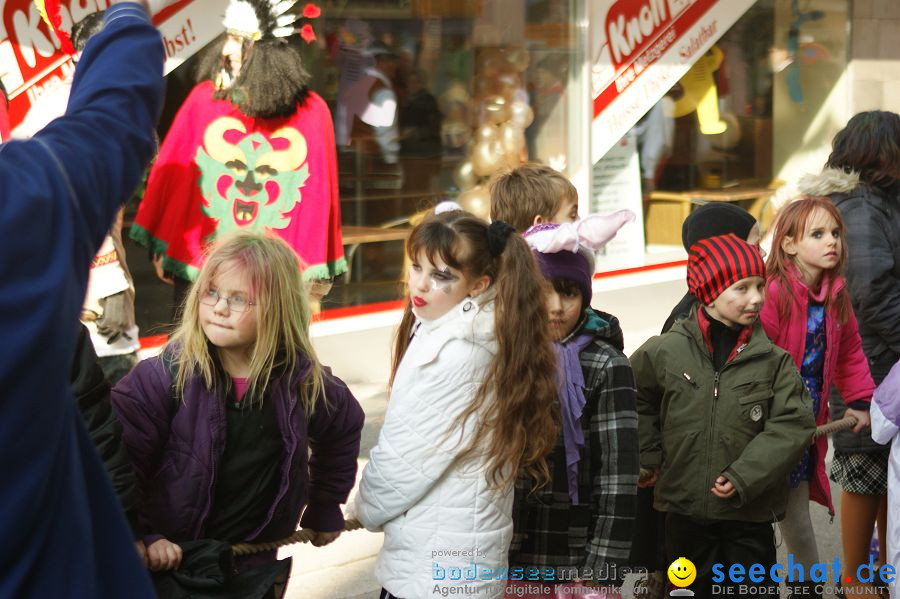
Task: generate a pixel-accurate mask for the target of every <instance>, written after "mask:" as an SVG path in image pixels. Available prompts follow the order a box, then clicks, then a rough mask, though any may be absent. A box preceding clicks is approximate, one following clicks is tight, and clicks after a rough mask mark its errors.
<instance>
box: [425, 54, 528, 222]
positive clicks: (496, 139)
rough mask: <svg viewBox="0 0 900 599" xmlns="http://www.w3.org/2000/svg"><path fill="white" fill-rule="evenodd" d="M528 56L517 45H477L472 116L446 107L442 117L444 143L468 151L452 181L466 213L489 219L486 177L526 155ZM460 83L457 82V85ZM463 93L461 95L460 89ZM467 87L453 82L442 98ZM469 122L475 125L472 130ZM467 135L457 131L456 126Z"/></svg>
mask: <svg viewBox="0 0 900 599" xmlns="http://www.w3.org/2000/svg"><path fill="white" fill-rule="evenodd" d="M529 61H530V57H529V55H528V51H527V50H525V49H524V48H522V47H521V46H512V47H495V48H480V49H479V53H478V56H477V59H476V73H475V82H476V83H475V95H474V97H473V98H472V99H470V100H469V106H471V107H472V108H473V109H474V110H472V112H473V113H474V115H475V116H474V118H470V122H469V123H468V124H465V123H464V122H463V120H462V119H463V118H464V113H465V111H464V110H460V109H459V107H458V106H457V107H456V111H454V107H453V106H451V107H450V111H449V113H447V112H445V114H447V115H448V118H447V119H446V121H445V129H446V130H445V131H443V132H442V133H443V137H444V139H445V142H446V141H448V139H449V140H451V141H452V140H454V138H453V137H452V136H451V133H454V132H455V133H457V137H456V138H455V139H456V141H457V142H460V141H462V140H461V138H462V137H465V141H462V143H459V145H458V146H456V147H462V145H466V147H467V153H466V154H467V155H466V157H465V158H464V159H463V160H462V162H460V163H459V164H458V165H457V166H456V169H455V170H454V173H453V181H454V182H455V183H456V186H457V188H458V189H459V190H460V194H459V197H458V198H457V201H458V202H459V204H460V205H461V206H462V207H463V208H464V209H465V210H467V211H469V212H471V213H473V214H475V215H477V216H480V217H482V218H484V219H485V220H487V218H488V215H489V213H490V193H489V192H488V189H487V187H486V185H485V183H486V181H487V179H488V178H489V177H490V176H491V175H493V174H494V173H497V172H498V171H500V170H503V169H505V168H512V167H515V166H517V165H519V164H522V163H523V162H525V161H526V160H527V159H528V149H527V147H526V144H525V129H526V128H527V127H528V126H529V125H530V124H531V122H532V121H533V120H534V112H533V111H532V110H531V107H530V106H529V105H528V97H527V95H526V94H525V91H524V89H523V86H522V72H523V71H524V70H525V69H527V68H528V64H529ZM459 87H461V85H460V86H459ZM461 92H462V93H461ZM462 94H465V90H464V89H462V90H460V89H458V88H456V89H455V88H454V86H451V87H450V88H449V89H448V92H447V93H445V94H444V98H445V99H446V100H448V101H451V102H452V101H453V100H454V99H457V100H458V99H459V98H461V97H463V96H462ZM472 125H474V130H473V127H472ZM461 128H464V129H465V135H460V129H461Z"/></svg>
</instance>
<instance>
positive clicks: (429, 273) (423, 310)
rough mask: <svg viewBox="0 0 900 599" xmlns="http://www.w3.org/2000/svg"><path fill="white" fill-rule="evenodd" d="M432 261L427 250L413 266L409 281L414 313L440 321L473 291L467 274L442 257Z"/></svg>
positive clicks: (416, 259)
mask: <svg viewBox="0 0 900 599" xmlns="http://www.w3.org/2000/svg"><path fill="white" fill-rule="evenodd" d="M435 262H437V264H432V262H431V261H430V260H429V259H428V256H427V255H426V254H425V252H424V250H422V251H420V252H419V255H418V256H416V258H415V259H414V260H413V261H412V263H411V264H410V265H409V271H408V272H407V274H406V284H407V287H408V289H409V300H410V303H411V304H412V306H413V312H414V313H415V315H416V316H417V317H419V318H421V319H422V320H436V319H438V318H440V317H441V316H443V315H444V314H446V313H447V312H448V311H449V310H451V309H452V308H453V307H454V306H456V305H458V304H459V303H460V302H462V301H463V299H465V297H466V296H467V295H468V294H469V282H468V279H466V277H465V275H464V274H462V273H461V272H459V271H456V270H453V269H452V268H450V267H449V266H447V265H446V264H444V262H443V261H442V260H440V258H435Z"/></svg>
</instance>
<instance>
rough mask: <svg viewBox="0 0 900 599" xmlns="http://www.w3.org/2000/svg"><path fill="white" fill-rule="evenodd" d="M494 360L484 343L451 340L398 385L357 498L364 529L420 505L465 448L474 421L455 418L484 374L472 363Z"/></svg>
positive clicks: (356, 504) (383, 522) (375, 527)
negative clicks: (406, 381)
mask: <svg viewBox="0 0 900 599" xmlns="http://www.w3.org/2000/svg"><path fill="white" fill-rule="evenodd" d="M490 359H491V355H490V353H489V352H488V351H487V350H485V349H484V348H481V347H479V346H475V345H472V344H470V343H468V342H466V341H463V340H460V339H453V340H451V341H449V342H448V343H447V344H446V345H445V346H444V348H443V349H442V351H441V355H440V356H439V358H438V360H437V361H436V362H433V363H431V364H429V365H428V366H426V367H423V368H422V372H421V373H420V376H417V377H416V379H415V382H413V383H412V384H411V385H410V386H409V387H408V388H405V389H400V388H398V387H396V386H395V387H394V392H393V393H392V394H391V405H390V406H389V408H388V414H387V417H386V418H385V421H384V425H383V426H382V427H381V433H380V434H379V436H378V444H377V445H376V446H375V447H374V448H373V449H372V451H371V452H370V453H369V463H368V464H367V465H366V469H365V471H364V472H363V476H362V481H361V482H360V485H359V492H358V494H357V495H356V498H355V500H354V512H355V516H356V517H357V518H359V520H360V522H362V523H363V525H364V526H365V527H366V528H368V529H370V530H376V529H379V528H381V527H382V526H383V525H384V524H385V523H386V522H389V521H391V520H393V519H394V518H396V517H398V516H399V515H401V514H402V513H404V512H405V511H407V510H408V509H410V508H411V507H413V506H414V505H416V503H418V502H419V500H421V499H422V497H424V496H425V495H426V494H427V493H428V491H429V490H431V488H432V487H433V486H434V484H435V482H437V481H438V480H439V479H440V478H441V477H443V476H444V475H445V473H446V472H447V470H448V469H449V468H450V466H451V464H452V463H453V461H454V459H455V458H456V456H457V455H458V454H459V453H460V452H461V451H462V450H464V449H465V448H466V446H467V443H468V441H469V439H470V438H471V432H472V429H473V428H474V423H472V422H469V423H468V426H466V427H465V430H464V431H461V430H460V429H458V428H454V425H455V420H456V417H457V416H458V415H459V414H460V413H461V412H462V411H463V410H464V409H465V408H466V407H467V406H468V405H469V403H471V401H472V399H473V397H474V396H475V393H476V392H477V391H478V387H479V386H480V384H481V380H482V378H483V372H481V373H479V372H476V367H475V366H473V365H474V364H488V363H489V362H490ZM479 370H480V369H479ZM426 371H427V372H426Z"/></svg>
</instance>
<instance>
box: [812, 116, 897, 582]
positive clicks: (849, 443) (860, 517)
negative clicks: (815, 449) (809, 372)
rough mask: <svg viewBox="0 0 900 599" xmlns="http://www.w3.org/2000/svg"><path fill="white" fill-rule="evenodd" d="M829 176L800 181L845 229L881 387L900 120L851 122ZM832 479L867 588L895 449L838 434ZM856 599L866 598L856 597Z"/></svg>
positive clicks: (850, 569)
mask: <svg viewBox="0 0 900 599" xmlns="http://www.w3.org/2000/svg"><path fill="white" fill-rule="evenodd" d="M831 145H832V149H831V154H830V155H829V156H828V160H827V161H826V163H825V169H824V170H823V171H822V172H821V173H819V174H816V175H808V176H805V177H803V178H801V180H800V182H799V184H798V188H799V190H800V192H801V193H803V194H805V195H808V196H826V197H828V198H829V199H830V200H831V201H832V202H833V203H834V205H835V207H836V208H837V209H838V212H840V214H841V217H842V218H843V221H844V224H845V226H846V228H845V232H844V236H845V239H846V242H847V262H846V263H845V265H844V276H845V277H846V279H847V290H848V291H849V293H850V303H851V305H852V306H853V312H854V314H855V315H856V319H857V321H858V322H859V336H860V339H861V340H862V350H863V353H864V354H865V355H866V359H867V361H868V363H869V370H870V371H871V373H872V380H873V381H874V382H875V384H876V385H878V384H880V383H881V381H882V380H883V379H884V377H885V376H886V375H887V373H888V371H889V370H890V369H891V367H893V365H894V364H895V363H896V362H897V360H898V358H900V206H898V201H900V115H898V114H896V113H894V112H886V111H882V110H873V111H868V112H861V113H859V114H857V115H855V116H854V117H852V118H851V119H850V120H849V121H848V122H847V125H846V126H845V127H844V128H843V129H842V130H841V131H839V132H838V133H837V135H835V137H834V139H833V140H832V144H831ZM828 401H829V407H830V409H831V417H832V419H834V420H837V419H840V418H843V416H844V413H845V411H846V409H847V408H848V407H850V408H853V409H856V410H865V409H866V408H867V407H868V403H867V402H864V401H857V402H851V403H850V404H849V405H848V404H847V403H845V401H843V400H842V399H841V397H840V395H839V393H838V391H837V390H834V389H833V390H832V392H831V395H830V397H829V400H828ZM831 440H832V444H833V445H834V459H833V460H832V462H831V480H833V481H834V482H836V483H839V484H840V485H841V490H842V491H841V541H842V544H843V549H844V560H845V563H844V565H845V566H846V570H845V572H844V575H846V576H850V577H852V578H851V580H850V582H849V583H848V584H847V586H848V587H850V588H856V587H859V586H860V582H859V581H857V580H856V571H857V568H858V567H859V566H860V565H862V564H867V563H868V561H869V549H870V544H871V540H872V531H873V529H874V528H875V524H876V522H877V524H878V545H879V552H880V555H885V545H884V539H885V537H886V536H887V531H886V526H887V468H888V459H889V451H890V450H889V448H887V447H885V446H883V445H880V444H878V443H876V442H874V441H873V440H872V435H871V431H870V429H868V428H864V429H863V430H862V431H861V432H860V433H859V434H854V433H853V432H852V431H849V430H843V431H837V432H835V433H834V435H832V437H831ZM847 596H848V597H850V598H855V597H863V596H864V595H863V594H861V593H855V592H850V593H848V595H847Z"/></svg>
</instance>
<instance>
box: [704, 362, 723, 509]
mask: <svg viewBox="0 0 900 599" xmlns="http://www.w3.org/2000/svg"><path fill="white" fill-rule="evenodd" d="M719 376H720V373H719V371H718V370H717V371H716V376H715V378H714V379H713V404H712V409H711V410H710V411H709V437H707V447H710V446H711V444H712V443H713V442H714V441H715V439H716V435H715V427H716V406H717V405H718V403H719V402H718V399H719ZM713 453H714V452H712V451H707V452H706V471H707V472H710V471H711V470H712V454H713ZM701 480H703V479H702V478H701ZM713 484H715V481H713ZM709 495H710V492H709V489H706V488H705V485H704V489H703V513H704V514H708V513H709Z"/></svg>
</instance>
